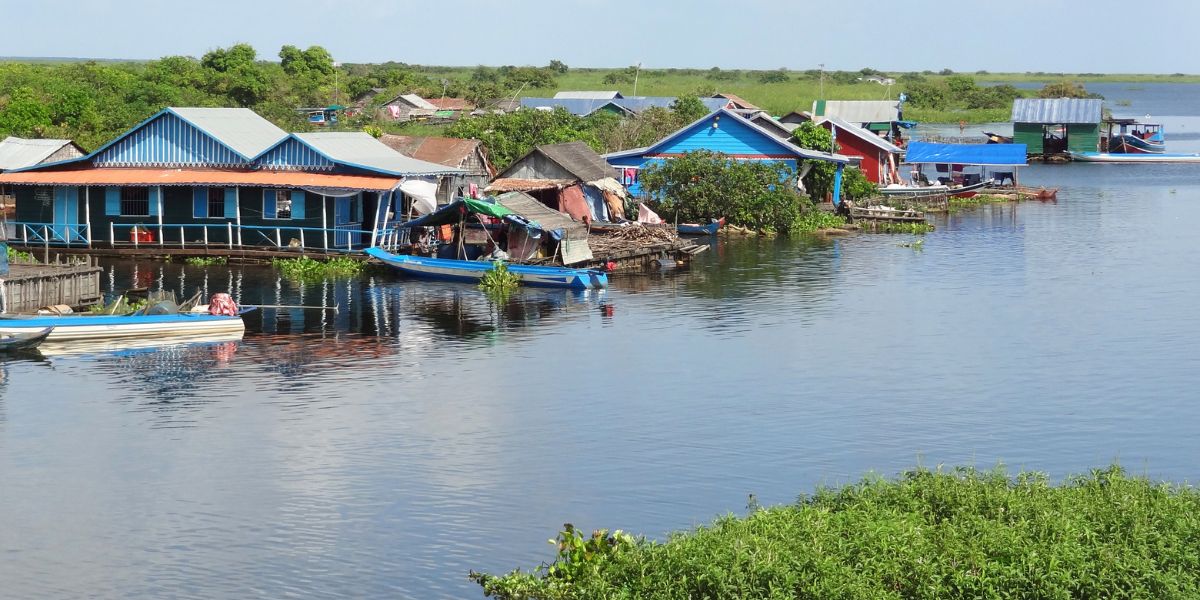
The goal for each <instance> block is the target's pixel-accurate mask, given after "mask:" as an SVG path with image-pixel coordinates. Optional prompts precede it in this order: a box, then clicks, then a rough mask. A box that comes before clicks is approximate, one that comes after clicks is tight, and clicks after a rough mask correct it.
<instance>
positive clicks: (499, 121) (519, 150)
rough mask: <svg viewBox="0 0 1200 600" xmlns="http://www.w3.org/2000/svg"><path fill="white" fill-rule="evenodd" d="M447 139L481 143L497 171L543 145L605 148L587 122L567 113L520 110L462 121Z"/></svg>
mask: <svg viewBox="0 0 1200 600" xmlns="http://www.w3.org/2000/svg"><path fill="white" fill-rule="evenodd" d="M446 135H449V136H451V137H459V138H474V139H479V140H482V141H483V143H484V144H485V145H486V146H487V149H488V158H490V159H491V161H492V164H493V165H495V166H496V168H497V169H498V170H503V169H505V168H506V167H508V165H509V164H511V163H512V162H513V161H514V160H516V159H518V158H520V157H521V156H522V155H524V154H525V153H526V152H529V151H530V150H532V149H533V147H534V146H537V145H540V144H557V143H562V142H571V141H576V140H581V141H583V142H585V143H587V144H588V145H590V146H591V147H592V148H593V149H596V150H597V151H599V150H600V149H601V148H602V146H601V143H600V140H599V138H597V137H596V134H595V132H593V131H592V130H591V128H589V127H588V126H587V122H586V121H585V120H584V119H583V118H581V117H577V116H575V115H573V114H571V113H569V112H567V111H566V110H565V109H562V108H556V109H554V110H551V111H546V110H518V111H515V112H511V113H508V114H487V115H480V116H478V117H474V118H471V119H461V120H459V121H457V122H455V123H454V124H453V125H451V126H450V127H449V128H447V129H446Z"/></svg>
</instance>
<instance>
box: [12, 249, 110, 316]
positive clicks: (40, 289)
mask: <svg viewBox="0 0 1200 600" xmlns="http://www.w3.org/2000/svg"><path fill="white" fill-rule="evenodd" d="M101 271H103V269H101V268H100V267H98V266H96V265H95V264H94V263H93V261H92V260H91V259H90V258H89V259H87V260H86V261H85V262H82V263H78V264H67V263H52V264H48V265H47V264H40V263H32V264H31V263H20V262H15V263H12V264H10V265H9V267H8V275H6V276H4V277H0V301H2V302H0V303H2V304H3V310H4V312H7V313H30V312H35V311H37V309H39V308H41V307H43V306H55V305H58V304H65V305H67V306H70V307H72V308H79V307H81V306H86V305H89V304H94V303H96V302H97V301H99V300H100V273H101Z"/></svg>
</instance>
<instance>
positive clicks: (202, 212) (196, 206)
mask: <svg viewBox="0 0 1200 600" xmlns="http://www.w3.org/2000/svg"><path fill="white" fill-rule="evenodd" d="M208 217H209V214H208V188H206V187H196V188H192V218H194V219H207V218H208Z"/></svg>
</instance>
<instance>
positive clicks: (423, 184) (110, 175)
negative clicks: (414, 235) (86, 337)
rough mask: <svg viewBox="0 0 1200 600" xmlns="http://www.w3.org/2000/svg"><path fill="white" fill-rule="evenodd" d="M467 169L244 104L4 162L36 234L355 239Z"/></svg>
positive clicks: (254, 241) (65, 240)
mask: <svg viewBox="0 0 1200 600" xmlns="http://www.w3.org/2000/svg"><path fill="white" fill-rule="evenodd" d="M461 173H462V170H461V169H456V168H454V167H448V166H444V165H439V164H434V163H428V162H424V161H420V160H416V159H413V158H409V157H406V156H403V155H401V154H400V153H398V152H396V151H395V150H392V149H391V148H389V147H387V146H386V145H384V144H383V143H381V142H379V141H378V140H376V139H375V138H373V137H371V136H370V135H368V134H366V133H361V132H321V133H299V134H288V133H286V132H284V131H283V130H281V129H279V128H278V127H276V126H275V125H273V124H272V123H270V122H269V121H267V120H266V119H263V118H262V117H260V116H259V115H257V114H255V113H254V112H253V111H250V110H248V109H244V108H167V109H164V110H163V111H161V112H159V113H157V114H155V115H154V116H152V117H150V118H149V119H147V120H145V121H143V122H142V123H140V124H138V125H137V126H135V127H134V128H133V129H131V130H129V131H128V132H126V133H125V134H123V135H121V136H119V137H118V138H116V139H115V140H113V141H111V142H109V143H108V144H105V145H104V146H102V147H101V148H100V149H98V150H96V151H95V152H92V153H90V154H87V155H85V156H82V157H78V158H73V159H70V160H64V161H59V162H54V163H47V164H40V165H36V166H32V167H29V168H25V169H18V170H15V171H11V172H8V173H3V174H0V183H2V184H4V185H10V186H12V187H13V189H15V190H16V193H15V196H16V222H15V223H12V222H10V231H9V232H8V235H9V239H10V241H12V242H13V243H15V244H24V245H29V246H41V245H43V244H45V245H58V246H63V245H65V246H85V247H95V246H102V247H124V246H136V247H141V246H143V245H146V244H150V245H153V246H159V247H164V246H171V247H177V248H180V247H181V248H201V247H203V248H214V249H217V248H226V249H229V250H233V249H235V248H239V249H281V248H285V247H290V248H296V247H300V248H305V249H313V250H322V251H353V250H355V249H357V248H361V247H362V246H364V245H367V244H373V243H374V242H375V241H376V237H377V236H378V235H379V234H380V232H381V231H383V230H384V229H385V228H386V227H387V225H388V223H389V222H391V221H392V220H393V219H395V218H396V216H397V215H403V214H405V211H406V210H408V209H409V206H410V202H411V201H412V200H413V199H414V197H420V196H422V195H425V194H431V191H430V190H436V182H437V178H439V177H442V176H452V175H458V174H461Z"/></svg>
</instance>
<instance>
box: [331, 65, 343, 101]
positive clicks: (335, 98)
mask: <svg viewBox="0 0 1200 600" xmlns="http://www.w3.org/2000/svg"><path fill="white" fill-rule="evenodd" d="M340 66H342V63H340V62H336V61H335V62H334V63H333V103H334V104H337V101H338V80H337V72H338V67H340Z"/></svg>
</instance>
